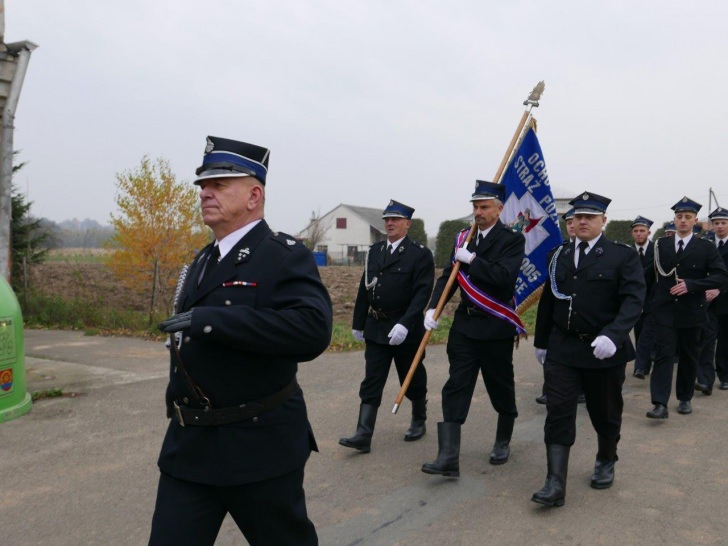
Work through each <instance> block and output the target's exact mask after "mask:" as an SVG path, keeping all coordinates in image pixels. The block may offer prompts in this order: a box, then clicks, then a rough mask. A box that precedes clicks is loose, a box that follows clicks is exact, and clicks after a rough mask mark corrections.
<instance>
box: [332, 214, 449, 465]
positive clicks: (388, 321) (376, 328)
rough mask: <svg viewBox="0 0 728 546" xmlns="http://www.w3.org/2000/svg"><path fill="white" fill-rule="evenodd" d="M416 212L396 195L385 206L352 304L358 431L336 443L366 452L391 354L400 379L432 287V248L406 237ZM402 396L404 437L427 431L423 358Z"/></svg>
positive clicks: (419, 338) (404, 374) (413, 349)
mask: <svg viewBox="0 0 728 546" xmlns="http://www.w3.org/2000/svg"><path fill="white" fill-rule="evenodd" d="M414 211H415V209H413V208H411V207H408V206H407V205H404V204H402V203H399V202H397V201H394V200H392V201H390V202H389V205H387V208H386V209H384V212H383V213H382V218H383V219H384V228H385V230H386V232H387V240H386V241H381V242H379V243H375V244H373V245H372V246H371V247H370V248H369V252H368V254H367V262H366V266H365V269H364V274H363V275H362V278H361V282H360V283H359V292H358V294H357V297H356V303H355V305H354V320H353V324H352V328H353V329H352V335H353V336H354V337H355V338H356V339H357V340H359V341H366V349H365V351H364V359H365V361H366V370H365V375H364V380H363V381H362V383H361V386H360V388H359V398H360V399H361V405H360V406H359V420H358V422H357V426H356V432H354V435H353V436H351V437H349V438H341V439H340V440H339V444H341V445H342V446H345V447H350V448H353V449H357V450H359V451H362V452H364V453H368V452H369V451H370V449H371V442H372V434H373V432H374V423H375V422H376V419H377V410H378V409H379V405H380V404H381V402H382V392H383V391H384V385H385V383H386V382H387V376H388V375H389V368H390V367H391V365H392V359H394V364H395V367H396V368H397V375H398V376H399V382H400V384H402V382H403V381H404V379H405V377H407V372H408V371H409V369H410V365H411V364H412V361H413V360H414V358H415V354H416V353H417V349H418V348H419V346H420V342H421V341H422V337H423V336H424V334H425V329H424V326H423V325H422V311H423V310H424V308H425V306H426V305H427V300H428V299H429V297H430V293H431V292H432V284H433V282H434V280H435V264H434V259H433V257H432V252H430V250H429V249H428V248H426V247H424V246H422V245H421V244H419V243H415V242H414V241H412V240H411V239H410V238H409V237H408V236H407V231H408V230H409V228H410V226H411V225H412V214H413V213H414ZM423 359H424V354H423ZM406 396H407V398H409V399H410V401H411V402H412V422H411V424H410V427H409V429H408V430H407V432H406V433H405V435H404V440H405V441H406V442H411V441H414V440H419V439H420V438H422V436H424V434H425V419H426V418H427V373H426V371H425V367H424V365H423V364H422V363H421V362H420V365H419V366H417V370H416V371H415V374H414V376H413V378H412V382H411V383H410V385H409V388H408V389H407V393H406Z"/></svg>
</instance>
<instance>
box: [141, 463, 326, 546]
mask: <svg viewBox="0 0 728 546" xmlns="http://www.w3.org/2000/svg"><path fill="white" fill-rule="evenodd" d="M228 512H229V513H230V515H231V516H232V517H233V519H234V520H235V523H237V525H238V527H239V528H240V530H241V531H242V533H243V535H244V536H245V539H246V540H247V541H248V542H249V543H250V544H251V546H265V545H270V546H274V545H275V546H278V545H290V546H294V545H295V546H298V545H309V546H314V545H317V544H318V537H317V536H316V529H315V528H314V526H313V523H311V521H310V520H309V519H308V516H307V514H306V498H305V496H304V493H303V467H301V468H300V469H298V470H295V471H293V472H291V473H289V474H284V475H283V476H279V477H277V478H272V479H270V480H264V481H261V482H256V483H249V484H244V485H235V486H228V487H218V486H213V485H204V484H199V483H193V482H188V481H184V480H178V479H176V478H173V477H171V476H169V475H167V474H161V476H160V477H159V488H158V490H157V504H156V507H155V509H154V517H153V518H152V534H151V537H150V539H149V545H150V546H187V545H189V546H207V545H210V546H212V545H213V544H214V543H215V538H216V537H217V534H218V532H219V531H220V526H221V525H222V522H223V519H224V518H225V515H226V514H227V513H228Z"/></svg>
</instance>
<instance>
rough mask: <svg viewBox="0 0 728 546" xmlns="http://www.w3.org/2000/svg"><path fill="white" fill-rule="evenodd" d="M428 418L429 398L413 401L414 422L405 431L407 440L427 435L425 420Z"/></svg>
mask: <svg viewBox="0 0 728 546" xmlns="http://www.w3.org/2000/svg"><path fill="white" fill-rule="evenodd" d="M426 420H427V398H420V399H419V400H413V401H412V422H411V423H410V426H409V428H408V429H407V432H405V433H404V441H405V442H414V441H415V440H419V439H420V438H422V437H423V436H424V435H425V421H426Z"/></svg>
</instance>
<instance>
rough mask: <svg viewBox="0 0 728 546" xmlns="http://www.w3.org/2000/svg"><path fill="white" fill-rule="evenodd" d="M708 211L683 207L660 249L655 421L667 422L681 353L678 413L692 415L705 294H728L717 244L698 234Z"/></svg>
mask: <svg viewBox="0 0 728 546" xmlns="http://www.w3.org/2000/svg"><path fill="white" fill-rule="evenodd" d="M701 207H702V205H700V203H696V202H695V201H693V200H692V199H690V198H688V197H683V198H682V199H681V200H680V201H678V202H677V203H676V204H675V205H674V206H673V207H672V210H674V211H675V228H676V230H677V232H676V233H675V235H674V236H673V237H662V238H660V239H659V240H658V241H657V244H656V246H655V270H656V273H657V281H656V285H655V295H654V297H653V299H652V312H653V313H654V315H655V343H656V345H657V356H656V358H655V367H654V370H653V371H652V375H651V376H650V393H651V396H652V403H653V404H654V407H653V408H652V409H651V410H650V411H648V412H647V417H649V418H651V419H667V418H668V410H667V402H668V400H669V399H670V391H672V372H673V367H674V359H675V354H676V350H677V355H678V364H677V378H676V382H675V395H676V396H677V399H678V400H679V401H680V403H679V404H678V408H677V412H678V413H681V414H683V415H686V414H689V413H692V411H693V408H692V404H691V400H692V399H693V394H694V393H695V379H696V375H697V366H698V356H699V353H700V334H701V330H702V328H703V325H704V324H705V322H706V321H707V320H708V315H707V312H706V307H707V303H706V300H705V291H706V290H710V289H712V288H718V289H720V288H725V285H726V282H728V272H726V267H725V265H724V264H723V260H722V259H721V257H720V255H719V254H718V250H717V249H716V247H715V245H714V244H713V243H712V242H711V241H707V240H705V239H699V238H698V237H696V236H694V234H693V226H694V225H695V223H696V221H697V218H698V211H699V210H700V208H701Z"/></svg>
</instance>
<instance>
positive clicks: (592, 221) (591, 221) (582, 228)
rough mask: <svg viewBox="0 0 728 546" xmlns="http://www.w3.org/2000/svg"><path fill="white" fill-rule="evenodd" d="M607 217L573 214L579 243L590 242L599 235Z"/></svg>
mask: <svg viewBox="0 0 728 546" xmlns="http://www.w3.org/2000/svg"><path fill="white" fill-rule="evenodd" d="M606 223H607V217H606V216H604V215H603V214H575V215H574V226H575V227H576V236H577V237H578V238H579V239H580V240H581V241H591V240H592V239H596V238H597V237H599V235H601V233H602V228H603V227H604V224H606Z"/></svg>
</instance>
